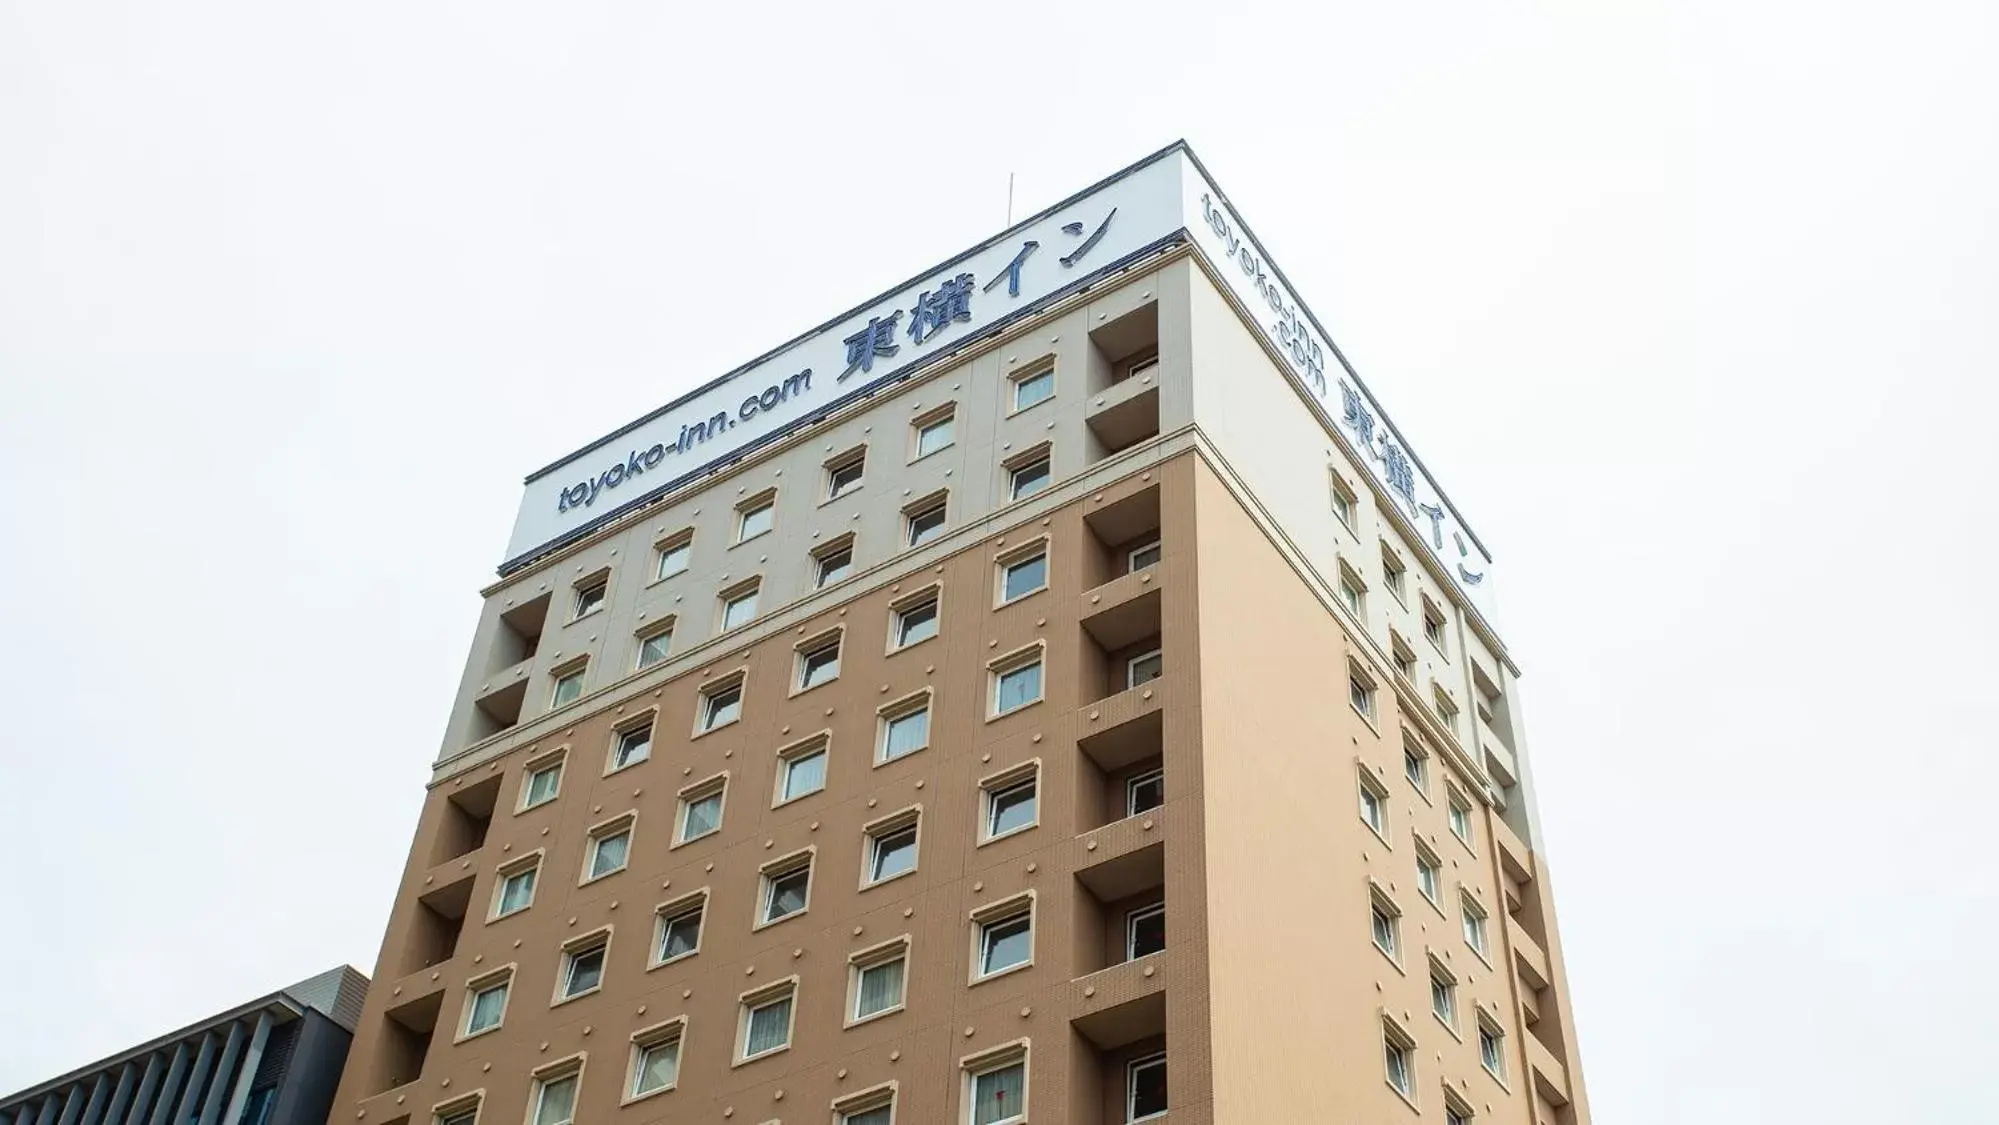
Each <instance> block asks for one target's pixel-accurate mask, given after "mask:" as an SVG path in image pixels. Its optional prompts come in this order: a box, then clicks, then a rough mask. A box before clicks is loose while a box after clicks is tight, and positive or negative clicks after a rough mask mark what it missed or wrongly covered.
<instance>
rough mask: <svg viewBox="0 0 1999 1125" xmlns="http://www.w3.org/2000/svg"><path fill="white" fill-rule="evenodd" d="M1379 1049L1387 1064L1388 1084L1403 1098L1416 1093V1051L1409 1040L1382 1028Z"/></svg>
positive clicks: (1411, 1096) (1410, 1096)
mask: <svg viewBox="0 0 1999 1125" xmlns="http://www.w3.org/2000/svg"><path fill="white" fill-rule="evenodd" d="M1381 1050H1382V1056H1383V1059H1384V1061H1385V1062H1386V1063H1387V1066H1388V1084H1389V1085H1390V1086H1393V1087H1395V1090H1396V1092H1397V1093H1399V1094H1401V1095H1402V1096H1403V1097H1405V1098H1413V1097H1415V1095H1416V1051H1415V1048H1414V1047H1412V1046H1411V1045H1410V1044H1409V1042H1408V1041H1407V1040H1406V1039H1404V1038H1402V1037H1400V1036H1399V1035H1397V1034H1395V1033H1394V1032H1392V1031H1390V1030H1388V1029H1385V1028H1384V1029H1383V1032H1382V1036H1381Z"/></svg>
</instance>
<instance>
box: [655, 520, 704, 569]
mask: <svg viewBox="0 0 1999 1125" xmlns="http://www.w3.org/2000/svg"><path fill="white" fill-rule="evenodd" d="M654 549H655V550H657V551H658V552H659V565H658V566H657V567H655V568H654V575H653V576H654V577H655V578H671V577H673V576H674V575H676V574H679V573H681V572H682V571H685V570H686V569H687V563H688V560H689V559H691V558H693V556H694V533H693V532H691V531H683V532H681V533H680V534H679V535H676V536H674V537H673V538H671V539H668V540H665V541H663V542H661V543H660V544H659V545H658V546H657V547H655V548H654Z"/></svg>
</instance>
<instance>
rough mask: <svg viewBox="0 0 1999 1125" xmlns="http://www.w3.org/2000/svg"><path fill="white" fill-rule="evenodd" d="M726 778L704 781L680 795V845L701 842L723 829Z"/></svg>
mask: <svg viewBox="0 0 1999 1125" xmlns="http://www.w3.org/2000/svg"><path fill="white" fill-rule="evenodd" d="M727 784H728V781H727V779H726V778H715V779H714V780H712V781H704V782H702V783H700V784H699V785H696V786H693V787H691V788H689V789H684V790H682V791H681V793H680V832H679V833H678V839H679V842H680V843H683V844H685V843H687V842H688V841H689V840H699V839H700V838H701V837H703V836H706V835H708V834H709V833H710V832H714V831H716V830H717V829H719V828H721V827H722V796H723V793H724V791H725V788H726V786H727Z"/></svg>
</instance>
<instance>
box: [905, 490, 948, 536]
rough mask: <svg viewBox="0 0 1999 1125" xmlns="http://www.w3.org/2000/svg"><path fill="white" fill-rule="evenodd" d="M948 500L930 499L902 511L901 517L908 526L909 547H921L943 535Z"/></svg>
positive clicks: (940, 497)
mask: <svg viewBox="0 0 1999 1125" xmlns="http://www.w3.org/2000/svg"><path fill="white" fill-rule="evenodd" d="M948 506H949V499H948V498H947V497H943V496H937V497H932V498H930V499H927V500H924V501H921V502H920V503H918V504H915V505H912V506H910V507H909V508H907V509H904V511H903V513H902V515H903V519H904V521H905V522H906V523H907V524H908V526H909V545H910V546H912V547H918V546H922V545H923V544H925V543H928V542H930V541H931V540H932V539H935V538H937V537H938V536H940V535H942V534H944V520H945V512H946V509H947V507H948Z"/></svg>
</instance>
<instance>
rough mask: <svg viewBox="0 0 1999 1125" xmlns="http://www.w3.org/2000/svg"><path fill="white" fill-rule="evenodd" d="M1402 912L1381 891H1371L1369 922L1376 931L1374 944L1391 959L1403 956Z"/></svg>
mask: <svg viewBox="0 0 1999 1125" xmlns="http://www.w3.org/2000/svg"><path fill="white" fill-rule="evenodd" d="M1400 914H1401V912H1400V911H1398V910H1397V909H1395V904H1394V903H1392V902H1390V901H1388V899H1387V897H1386V896H1384V895H1383V894H1382V893H1381V892H1380V891H1372V892H1370V897H1369V903H1368V915H1369V922H1370V925H1371V927H1372V929H1373V933H1374V946H1375V948H1376V949H1379V950H1381V951H1382V952H1383V953H1386V954H1388V956H1389V957H1390V958H1391V959H1397V958H1399V957H1400V956H1401V950H1402V943H1401V929H1402V925H1401V922H1400V921H1399V920H1398V919H1399V917H1400Z"/></svg>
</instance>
